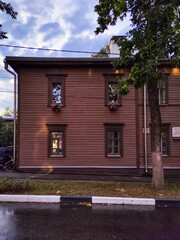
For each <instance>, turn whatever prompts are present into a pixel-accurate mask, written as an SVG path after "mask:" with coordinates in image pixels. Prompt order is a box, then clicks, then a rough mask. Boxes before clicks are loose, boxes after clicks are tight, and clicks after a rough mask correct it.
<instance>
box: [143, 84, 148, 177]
mask: <svg viewBox="0 0 180 240" xmlns="http://www.w3.org/2000/svg"><path fill="white" fill-rule="evenodd" d="M146 95H147V91H146V84H145V85H144V162H145V174H147V173H148V157H147V96H146Z"/></svg>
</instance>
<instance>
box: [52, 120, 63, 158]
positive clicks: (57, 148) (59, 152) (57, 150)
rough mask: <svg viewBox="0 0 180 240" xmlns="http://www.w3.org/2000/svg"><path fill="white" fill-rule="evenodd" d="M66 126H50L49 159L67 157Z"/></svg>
mask: <svg viewBox="0 0 180 240" xmlns="http://www.w3.org/2000/svg"><path fill="white" fill-rule="evenodd" d="M65 131H66V125H48V155H49V157H64V156H65V149H66V148H65V147H66V144H65V133H66V132H65Z"/></svg>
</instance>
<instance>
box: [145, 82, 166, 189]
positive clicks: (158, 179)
mask: <svg viewBox="0 0 180 240" xmlns="http://www.w3.org/2000/svg"><path fill="white" fill-rule="evenodd" d="M147 89H148V98H149V108H150V113H151V153H152V187H153V188H155V189H162V188H163V187H164V172H163V164H162V157H161V113H160V107H159V98H158V85H157V80H156V79H151V80H150V81H148V83H147Z"/></svg>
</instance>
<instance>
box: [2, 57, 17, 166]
mask: <svg viewBox="0 0 180 240" xmlns="http://www.w3.org/2000/svg"><path fill="white" fill-rule="evenodd" d="M4 68H5V70H6V71H7V72H9V73H10V74H12V75H13V76H14V142H13V161H14V163H16V74H15V73H14V72H12V71H10V70H9V69H8V63H7V62H6V61H4Z"/></svg>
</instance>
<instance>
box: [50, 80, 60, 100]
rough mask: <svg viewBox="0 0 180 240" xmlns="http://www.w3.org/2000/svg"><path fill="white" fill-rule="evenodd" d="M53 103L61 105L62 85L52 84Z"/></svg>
mask: <svg viewBox="0 0 180 240" xmlns="http://www.w3.org/2000/svg"><path fill="white" fill-rule="evenodd" d="M52 103H53V104H54V103H55V104H58V103H61V84H60V83H58V84H56V83H53V84H52Z"/></svg>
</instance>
